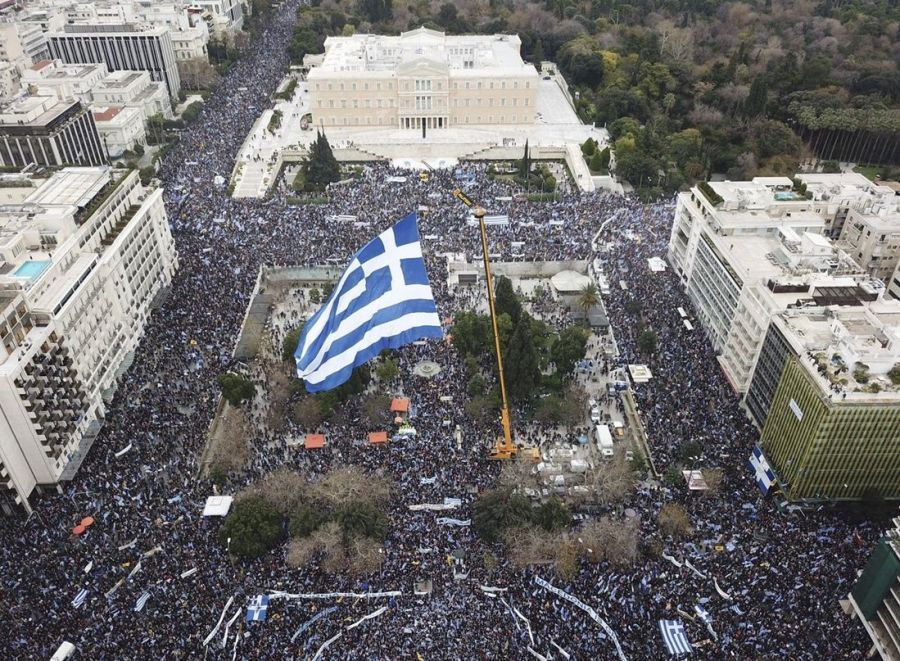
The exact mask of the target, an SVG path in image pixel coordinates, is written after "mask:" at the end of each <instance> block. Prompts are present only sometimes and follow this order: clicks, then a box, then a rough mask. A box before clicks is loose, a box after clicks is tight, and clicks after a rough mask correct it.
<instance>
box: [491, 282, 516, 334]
mask: <svg viewBox="0 0 900 661" xmlns="http://www.w3.org/2000/svg"><path fill="white" fill-rule="evenodd" d="M494 309H495V311H496V313H497V314H498V315H501V314H504V313H506V314H508V315H509V318H510V319H511V320H512V322H513V326H515V325H516V324H518V323H519V318H520V317H521V316H522V304H521V303H520V302H519V297H518V296H516V292H515V291H514V290H513V286H512V281H511V280H510V279H509V278H507V277H506V276H505V275H499V276H497V277H496V278H495V279H494Z"/></svg>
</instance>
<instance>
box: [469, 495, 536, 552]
mask: <svg viewBox="0 0 900 661" xmlns="http://www.w3.org/2000/svg"><path fill="white" fill-rule="evenodd" d="M531 521H532V518H531V503H530V502H529V501H528V498H526V497H525V496H523V495H522V494H519V493H516V492H515V491H513V490H512V489H510V488H500V489H492V490H489V491H485V492H484V493H483V494H482V495H481V497H479V498H478V500H477V501H476V502H475V507H474V510H473V512H472V527H473V528H474V529H475V532H476V533H478V534H479V535H480V536H481V537H483V538H484V539H486V540H487V541H489V542H495V541H497V540H498V539H499V538H500V535H502V534H503V532H504V531H506V530H508V529H509V528H526V527H528V526H530V525H531Z"/></svg>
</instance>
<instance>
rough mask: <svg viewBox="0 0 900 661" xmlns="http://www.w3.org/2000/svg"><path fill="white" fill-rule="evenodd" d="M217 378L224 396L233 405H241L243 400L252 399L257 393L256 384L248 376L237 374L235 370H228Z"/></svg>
mask: <svg viewBox="0 0 900 661" xmlns="http://www.w3.org/2000/svg"><path fill="white" fill-rule="evenodd" d="M216 380H217V381H218V383H219V388H221V389H222V397H224V398H225V399H226V400H227V401H228V403H229V404H231V405H232V406H240V405H241V402H243V401H245V400H248V399H252V398H253V395H255V394H256V386H254V385H253V383H252V382H251V381H250V379H248V378H247V377H244V376H241V375H240V374H235V373H234V372H226V373H225V374H220V375H219V376H218V377H217V378H216Z"/></svg>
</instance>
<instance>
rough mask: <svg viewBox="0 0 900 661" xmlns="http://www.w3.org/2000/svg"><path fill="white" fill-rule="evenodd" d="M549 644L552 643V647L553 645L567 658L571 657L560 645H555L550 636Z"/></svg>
mask: <svg viewBox="0 0 900 661" xmlns="http://www.w3.org/2000/svg"><path fill="white" fill-rule="evenodd" d="M550 644H551V645H553V647H555V648H556V649H558V650H559V653H560V654H562V655H563V656H564V657H565V658H567V659H570V658H572V655H571V654H569V653H568V652H567V651H565V650H564V649H563V648H562V647H560V646H559V645H557V644H556V642H555V641H554V640H553V639H552V638H551V639H550Z"/></svg>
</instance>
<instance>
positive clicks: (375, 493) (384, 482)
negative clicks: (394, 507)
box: [310, 466, 392, 508]
mask: <svg viewBox="0 0 900 661" xmlns="http://www.w3.org/2000/svg"><path fill="white" fill-rule="evenodd" d="M391 490H392V484H391V482H390V480H388V479H387V478H386V477H384V476H381V475H376V474H369V473H365V472H363V471H362V470H360V469H359V468H357V467H356V466H345V467H343V468H338V469H336V470H333V471H331V472H329V473H327V474H326V475H324V476H323V477H322V479H320V480H318V481H317V482H314V483H313V484H312V485H311V488H310V492H311V496H312V497H313V499H314V500H318V501H321V502H323V503H325V504H326V505H328V506H329V507H332V508H336V507H340V506H341V505H345V504H347V503H350V502H353V501H360V500H362V501H367V502H374V503H377V504H378V505H383V504H384V503H386V502H387V501H388V500H389V499H390V497H391Z"/></svg>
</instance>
